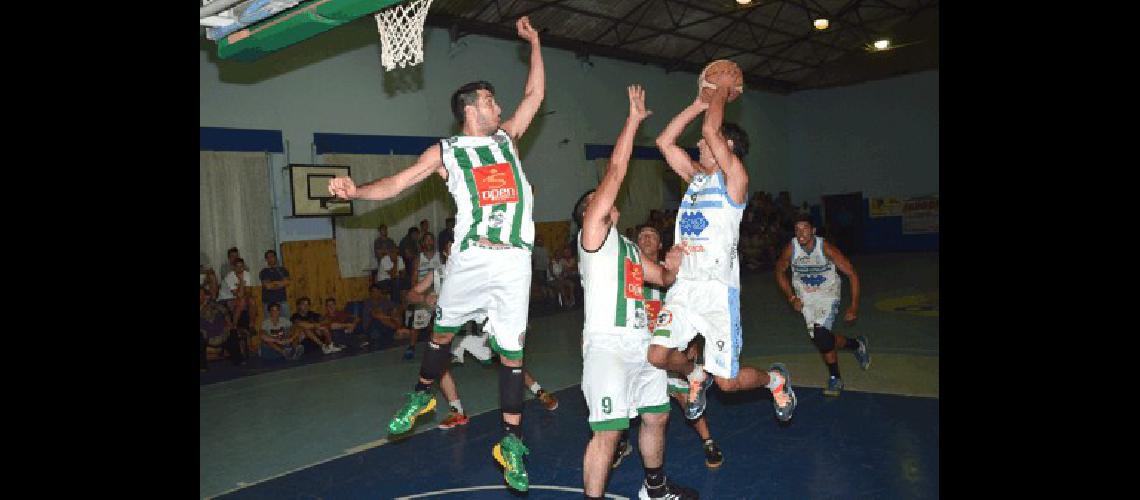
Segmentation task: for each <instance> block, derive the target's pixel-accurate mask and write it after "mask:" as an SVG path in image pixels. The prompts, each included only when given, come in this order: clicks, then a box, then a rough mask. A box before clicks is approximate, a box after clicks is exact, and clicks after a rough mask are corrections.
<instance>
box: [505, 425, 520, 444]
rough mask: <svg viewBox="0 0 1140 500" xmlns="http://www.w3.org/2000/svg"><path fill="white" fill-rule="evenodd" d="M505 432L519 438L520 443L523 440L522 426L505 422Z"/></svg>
mask: <svg viewBox="0 0 1140 500" xmlns="http://www.w3.org/2000/svg"><path fill="white" fill-rule="evenodd" d="M503 430H505V431H507V432H509V433H511V434H514V435H515V437H517V438H519V440H520V441H521V440H522V426H521V425H515V424H511V423H507V422H503Z"/></svg>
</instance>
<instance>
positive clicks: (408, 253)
mask: <svg viewBox="0 0 1140 500" xmlns="http://www.w3.org/2000/svg"><path fill="white" fill-rule="evenodd" d="M419 247H420V230H419V228H416V227H409V228H408V234H406V235H404V239H402V240H400V257H401V258H403V259H404V269H411V268H413V267H415V265H416V260H415V259H416V254H417V253H419Z"/></svg>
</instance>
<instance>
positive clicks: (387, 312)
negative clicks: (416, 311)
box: [361, 281, 415, 349]
mask: <svg viewBox="0 0 1140 500" xmlns="http://www.w3.org/2000/svg"><path fill="white" fill-rule="evenodd" d="M391 287H392V285H391V283H387V282H384V281H381V282H379V283H373V284H372V285H371V286H369V287H368V299H367V300H365V301H364V312H363V315H364V317H363V318H361V325H362V326H363V328H364V334H365V335H367V336H368V339H369V342H368V343H365V344H362V345H361V347H365V346H369V347H370V348H371V349H378V348H381V347H384V346H386V344H387V341H388V339H396V340H400V339H406V338H408V337H409V336H412V335H413V334H414V333H415V332H413V331H412V330H411V329H410V328H404V326H403V325H402V324H401V323H400V321H399V320H398V319H397V318H399V317H400V316H402V314H401V311H400V307H399V306H398V305H397V304H396V303H395V302H393V301H392V299H391V295H390V294H389V292H388V291H389V290H391Z"/></svg>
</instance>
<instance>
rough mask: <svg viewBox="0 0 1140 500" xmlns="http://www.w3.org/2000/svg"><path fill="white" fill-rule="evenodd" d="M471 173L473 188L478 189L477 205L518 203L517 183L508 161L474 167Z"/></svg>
mask: <svg viewBox="0 0 1140 500" xmlns="http://www.w3.org/2000/svg"><path fill="white" fill-rule="evenodd" d="M471 174H472V176H474V177H475V189H476V190H477V191H479V206H487V205H497V204H500V203H518V201H519V189H518V183H517V182H515V173H514V171H513V170H511V165H510V164H509V163H496V164H494V165H486V166H482V167H475V168H473V169H471Z"/></svg>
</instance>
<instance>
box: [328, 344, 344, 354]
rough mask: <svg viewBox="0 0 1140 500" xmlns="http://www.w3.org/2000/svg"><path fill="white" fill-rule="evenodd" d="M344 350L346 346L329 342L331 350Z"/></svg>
mask: <svg viewBox="0 0 1140 500" xmlns="http://www.w3.org/2000/svg"><path fill="white" fill-rule="evenodd" d="M342 350H344V346H340V345H336V344H329V352H340V351H342Z"/></svg>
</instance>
